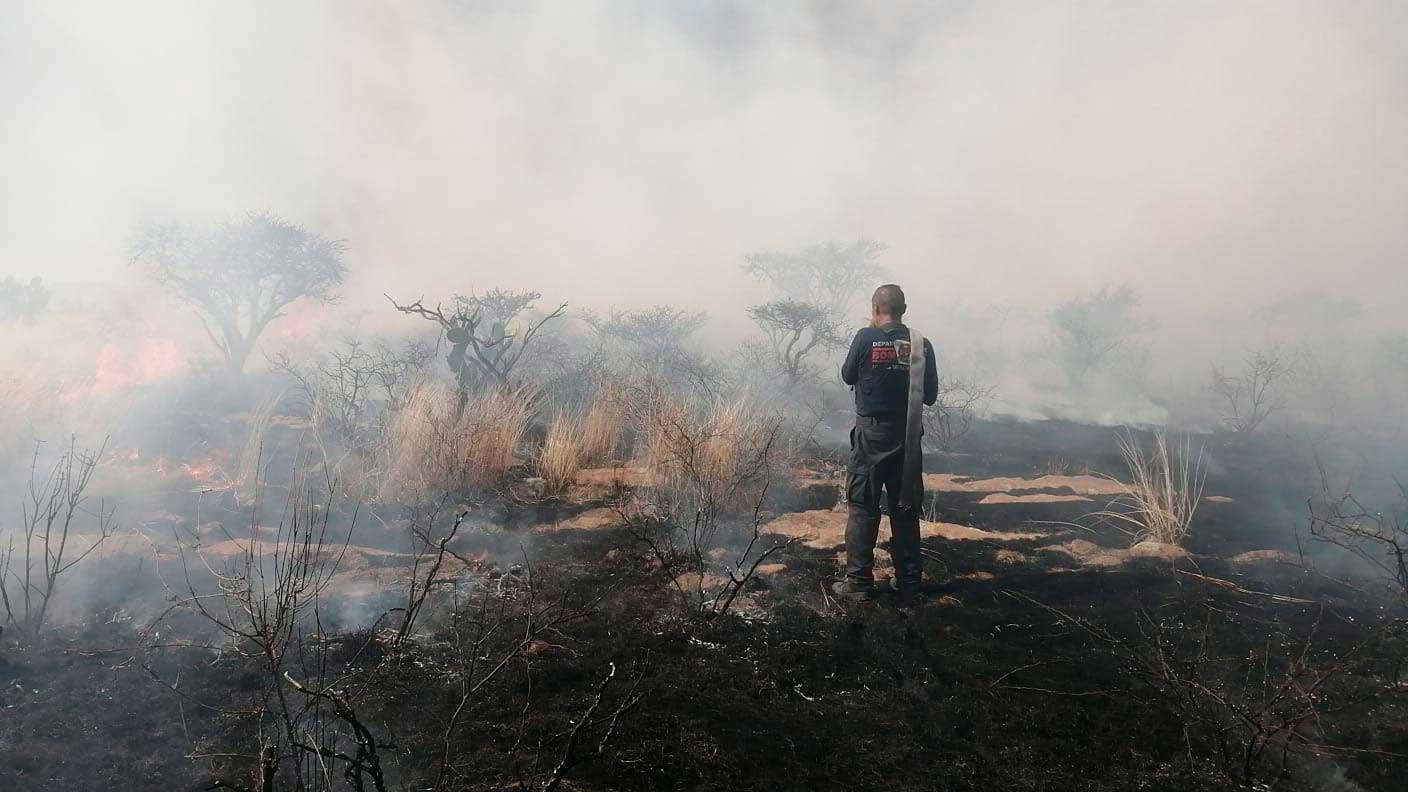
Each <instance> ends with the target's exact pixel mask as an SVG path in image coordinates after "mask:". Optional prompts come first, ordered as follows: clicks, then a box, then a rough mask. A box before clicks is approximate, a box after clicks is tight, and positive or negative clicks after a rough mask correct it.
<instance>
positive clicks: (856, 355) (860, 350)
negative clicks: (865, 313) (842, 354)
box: [841, 330, 865, 385]
mask: <svg viewBox="0 0 1408 792" xmlns="http://www.w3.org/2000/svg"><path fill="white" fill-rule="evenodd" d="M864 354H865V330H860V331H857V332H856V337H855V338H854V339H852V340H851V349H850V351H849V352H847V353H846V362H844V363H842V364H841V381H842V382H844V383H846V384H847V385H855V384H856V382H857V381H858V380H859V379H860V361H861V359H862V357H863V356H864Z"/></svg>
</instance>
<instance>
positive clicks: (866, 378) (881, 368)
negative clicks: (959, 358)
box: [841, 322, 939, 421]
mask: <svg viewBox="0 0 1408 792" xmlns="http://www.w3.org/2000/svg"><path fill="white" fill-rule="evenodd" d="M909 354H910V349H909V328H908V327H905V326H904V325H903V324H901V323H899V322H895V323H893V324H888V325H885V326H884V327H866V328H864V329H862V330H861V331H860V332H858V333H856V337H855V340H854V341H852V342H851V351H850V352H848V353H847V354H846V362H845V363H843V364H841V380H842V381H843V382H845V383H846V384H847V385H851V386H854V388H855V392H856V415H858V416H861V417H864V418H880V419H889V420H898V421H903V420H904V416H905V408H906V407H907V406H908V405H909ZM924 364H925V365H924V403H925V404H933V403H934V402H935V401H937V400H938V398H939V367H938V365H937V364H936V363H935V361H934V345H933V344H931V343H929V339H927V338H926V339H924Z"/></svg>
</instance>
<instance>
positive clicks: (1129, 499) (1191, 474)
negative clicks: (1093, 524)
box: [1091, 431, 1207, 545]
mask: <svg viewBox="0 0 1408 792" xmlns="http://www.w3.org/2000/svg"><path fill="white" fill-rule="evenodd" d="M1119 447H1120V455H1121V456H1122V457H1124V462H1125V465H1126V467H1127V468H1128V471H1129V476H1130V483H1129V484H1124V487H1125V493H1124V494H1122V495H1119V496H1118V497H1116V498H1115V499H1114V500H1113V501H1111V502H1110V505H1109V506H1108V507H1107V508H1105V509H1103V510H1101V511H1098V512H1095V513H1094V514H1092V515H1091V516H1092V517H1095V518H1097V519H1100V520H1103V521H1106V522H1108V523H1110V524H1112V525H1114V526H1115V527H1116V528H1119V529H1120V530H1121V531H1124V532H1125V533H1127V534H1128V535H1129V536H1130V539H1131V541H1132V542H1136V543H1137V542H1143V541H1153V542H1162V543H1164V544H1174V545H1176V544H1182V543H1183V540H1184V539H1185V538H1186V537H1187V536H1188V528H1189V526H1190V525H1192V523H1193V515H1194V514H1195V513H1196V512H1197V509H1198V503H1199V502H1200V501H1201V500H1202V497H1203V483H1204V481H1205V479H1206V477H1207V472H1206V470H1205V469H1204V466H1203V453H1202V449H1199V450H1198V454H1197V456H1196V457H1194V456H1193V453H1192V440H1191V438H1188V437H1185V438H1184V439H1183V443H1182V444H1181V447H1180V445H1179V444H1177V443H1175V444H1174V445H1172V446H1170V444H1169V441H1168V435H1167V433H1165V432H1162V431H1160V432H1157V433H1155V434H1154V443H1153V449H1152V450H1150V451H1147V452H1146V451H1145V450H1144V447H1143V446H1142V445H1140V443H1139V441H1138V440H1137V439H1136V438H1135V437H1134V435H1133V434H1128V433H1127V434H1124V435H1121V436H1120V438H1119ZM1106 478H1109V479H1110V480H1111V481H1117V479H1115V478H1113V477H1109V476H1107V477H1106Z"/></svg>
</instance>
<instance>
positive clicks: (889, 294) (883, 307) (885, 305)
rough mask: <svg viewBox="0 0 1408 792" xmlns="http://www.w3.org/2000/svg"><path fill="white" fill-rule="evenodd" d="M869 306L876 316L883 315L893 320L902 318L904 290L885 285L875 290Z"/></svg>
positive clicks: (891, 284)
mask: <svg viewBox="0 0 1408 792" xmlns="http://www.w3.org/2000/svg"><path fill="white" fill-rule="evenodd" d="M870 306H871V307H872V308H874V309H875V313H877V314H885V315H887V316H892V317H894V318H895V319H898V318H900V317H901V316H904V311H905V307H906V306H905V304H904V290H903V289H901V288H900V287H898V286H896V285H895V284H893V283H887V284H885V285H884V286H881V287H880V288H878V289H876V290H875V295H874V296H873V297H871V298H870Z"/></svg>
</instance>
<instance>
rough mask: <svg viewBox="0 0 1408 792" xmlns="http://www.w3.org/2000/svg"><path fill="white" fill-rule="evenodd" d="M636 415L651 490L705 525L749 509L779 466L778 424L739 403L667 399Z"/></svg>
mask: <svg viewBox="0 0 1408 792" xmlns="http://www.w3.org/2000/svg"><path fill="white" fill-rule="evenodd" d="M642 408H643V409H642V410H641V412H642V416H641V417H642V423H641V430H642V438H641V440H642V442H641V446H640V448H639V449H638V450H639V452H640V456H641V458H642V461H643V462H644V464H645V466H646V467H647V468H648V469H649V470H650V473H651V480H652V487H653V488H654V489H655V490H656V492H657V495H659V496H660V499H661V500H662V501H664V502H666V503H668V504H670V505H671V506H672V507H674V508H675V509H676V510H677V511H678V512H684V513H695V514H699V515H702V519H703V521H704V522H705V523H712V522H713V521H714V520H715V519H716V518H717V517H718V516H719V515H720V514H723V513H726V512H728V511H735V510H745V509H747V508H750V507H751V506H752V505H753V504H754V503H756V501H757V498H758V497H759V495H760V494H761V491H762V488H763V487H764V486H766V485H767V482H768V479H769V476H770V475H771V473H772V472H773V471H774V470H780V469H782V468H783V467H784V466H785V460H783V458H782V457H783V456H784V451H783V449H782V444H781V443H779V442H778V434H779V431H780V426H781V424H780V421H779V420H778V419H777V418H775V417H773V416H771V415H769V414H768V413H766V412H763V411H761V410H759V409H757V408H756V407H755V406H754V405H751V404H749V403H748V402H747V401H745V400H742V399H739V400H735V401H731V402H714V403H712V404H709V405H706V406H703V407H695V406H692V405H690V404H688V403H687V402H685V401H683V400H680V399H677V398H668V397H667V398H664V399H655V400H652V401H651V402H650V403H648V404H645V405H642Z"/></svg>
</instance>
